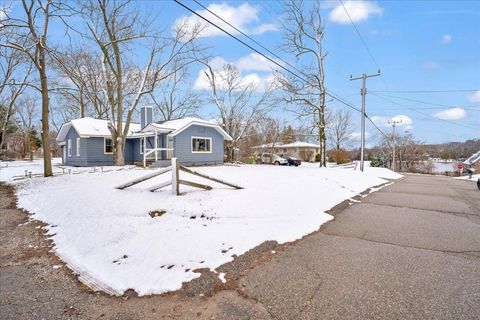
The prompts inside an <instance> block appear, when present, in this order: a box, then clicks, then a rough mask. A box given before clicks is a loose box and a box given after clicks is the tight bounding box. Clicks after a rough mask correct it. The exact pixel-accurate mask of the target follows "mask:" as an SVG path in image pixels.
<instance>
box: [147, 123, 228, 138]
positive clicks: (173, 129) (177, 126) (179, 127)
mask: <svg viewBox="0 0 480 320" xmlns="http://www.w3.org/2000/svg"><path fill="white" fill-rule="evenodd" d="M194 124H196V125H201V126H207V127H211V128H214V129H216V130H217V131H218V132H219V133H220V134H221V135H222V136H223V137H224V138H225V139H226V140H232V137H230V135H229V134H228V133H227V132H225V130H223V129H222V127H221V126H220V125H219V124H218V123H216V122H211V121H206V120H202V119H199V118H193V117H187V118H182V119H176V120H168V121H163V122H159V123H150V124H149V125H147V126H145V128H143V129H142V132H150V131H152V129H157V130H164V131H167V132H170V135H172V136H175V135H177V134H179V133H180V132H182V131H183V130H185V129H187V128H188V127H190V126H191V125H194Z"/></svg>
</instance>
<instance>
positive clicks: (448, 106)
mask: <svg viewBox="0 0 480 320" xmlns="http://www.w3.org/2000/svg"><path fill="white" fill-rule="evenodd" d="M373 92H376V91H372V93H373ZM377 96H379V94H377ZM382 96H385V97H389V98H394V99H400V100H406V101H412V102H418V103H422V104H427V105H431V106H440V107H445V108H452V106H451V105H446V104H441V103H434V102H429V101H424V100H418V99H411V98H405V97H398V96H392V95H386V94H384V95H382ZM456 107H462V108H478V107H479V106H456ZM453 108H455V107H453Z"/></svg>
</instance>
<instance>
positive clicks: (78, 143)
mask: <svg viewBox="0 0 480 320" xmlns="http://www.w3.org/2000/svg"><path fill="white" fill-rule="evenodd" d="M77 157H80V138H77Z"/></svg>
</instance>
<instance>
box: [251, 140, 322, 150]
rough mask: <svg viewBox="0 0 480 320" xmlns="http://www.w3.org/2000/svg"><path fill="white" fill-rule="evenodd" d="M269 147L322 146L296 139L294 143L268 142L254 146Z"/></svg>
mask: <svg viewBox="0 0 480 320" xmlns="http://www.w3.org/2000/svg"><path fill="white" fill-rule="evenodd" d="M267 148H287V149H288V148H320V146H319V145H318V144H313V143H308V142H302V141H295V142H292V143H286V144H282V143H273V142H272V143H266V144H261V145H258V146H255V147H253V149H267Z"/></svg>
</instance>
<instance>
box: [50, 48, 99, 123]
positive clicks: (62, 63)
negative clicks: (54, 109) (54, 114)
mask: <svg viewBox="0 0 480 320" xmlns="http://www.w3.org/2000/svg"><path fill="white" fill-rule="evenodd" d="M52 56H53V60H54V62H55V65H54V66H55V68H56V69H57V74H58V78H59V79H68V83H60V84H59V87H60V88H61V89H60V90H58V94H59V95H60V96H61V98H60V99H61V100H62V102H63V103H62V108H67V109H69V110H67V113H68V114H70V115H73V116H74V117H75V118H78V117H80V118H83V117H86V116H93V117H95V118H98V119H105V118H106V117H107V115H108V113H109V110H108V104H107V99H106V96H105V94H104V92H105V91H104V89H105V88H104V83H103V79H102V64H101V57H100V56H97V55H96V54H95V53H93V52H90V51H88V50H86V49H85V48H71V47H69V48H68V49H67V50H65V51H64V52H56V53H55V54H53V55H52ZM63 82H65V81H63ZM72 85H73V86H72ZM58 111H59V112H65V110H58ZM70 119H71V118H70Z"/></svg>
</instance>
